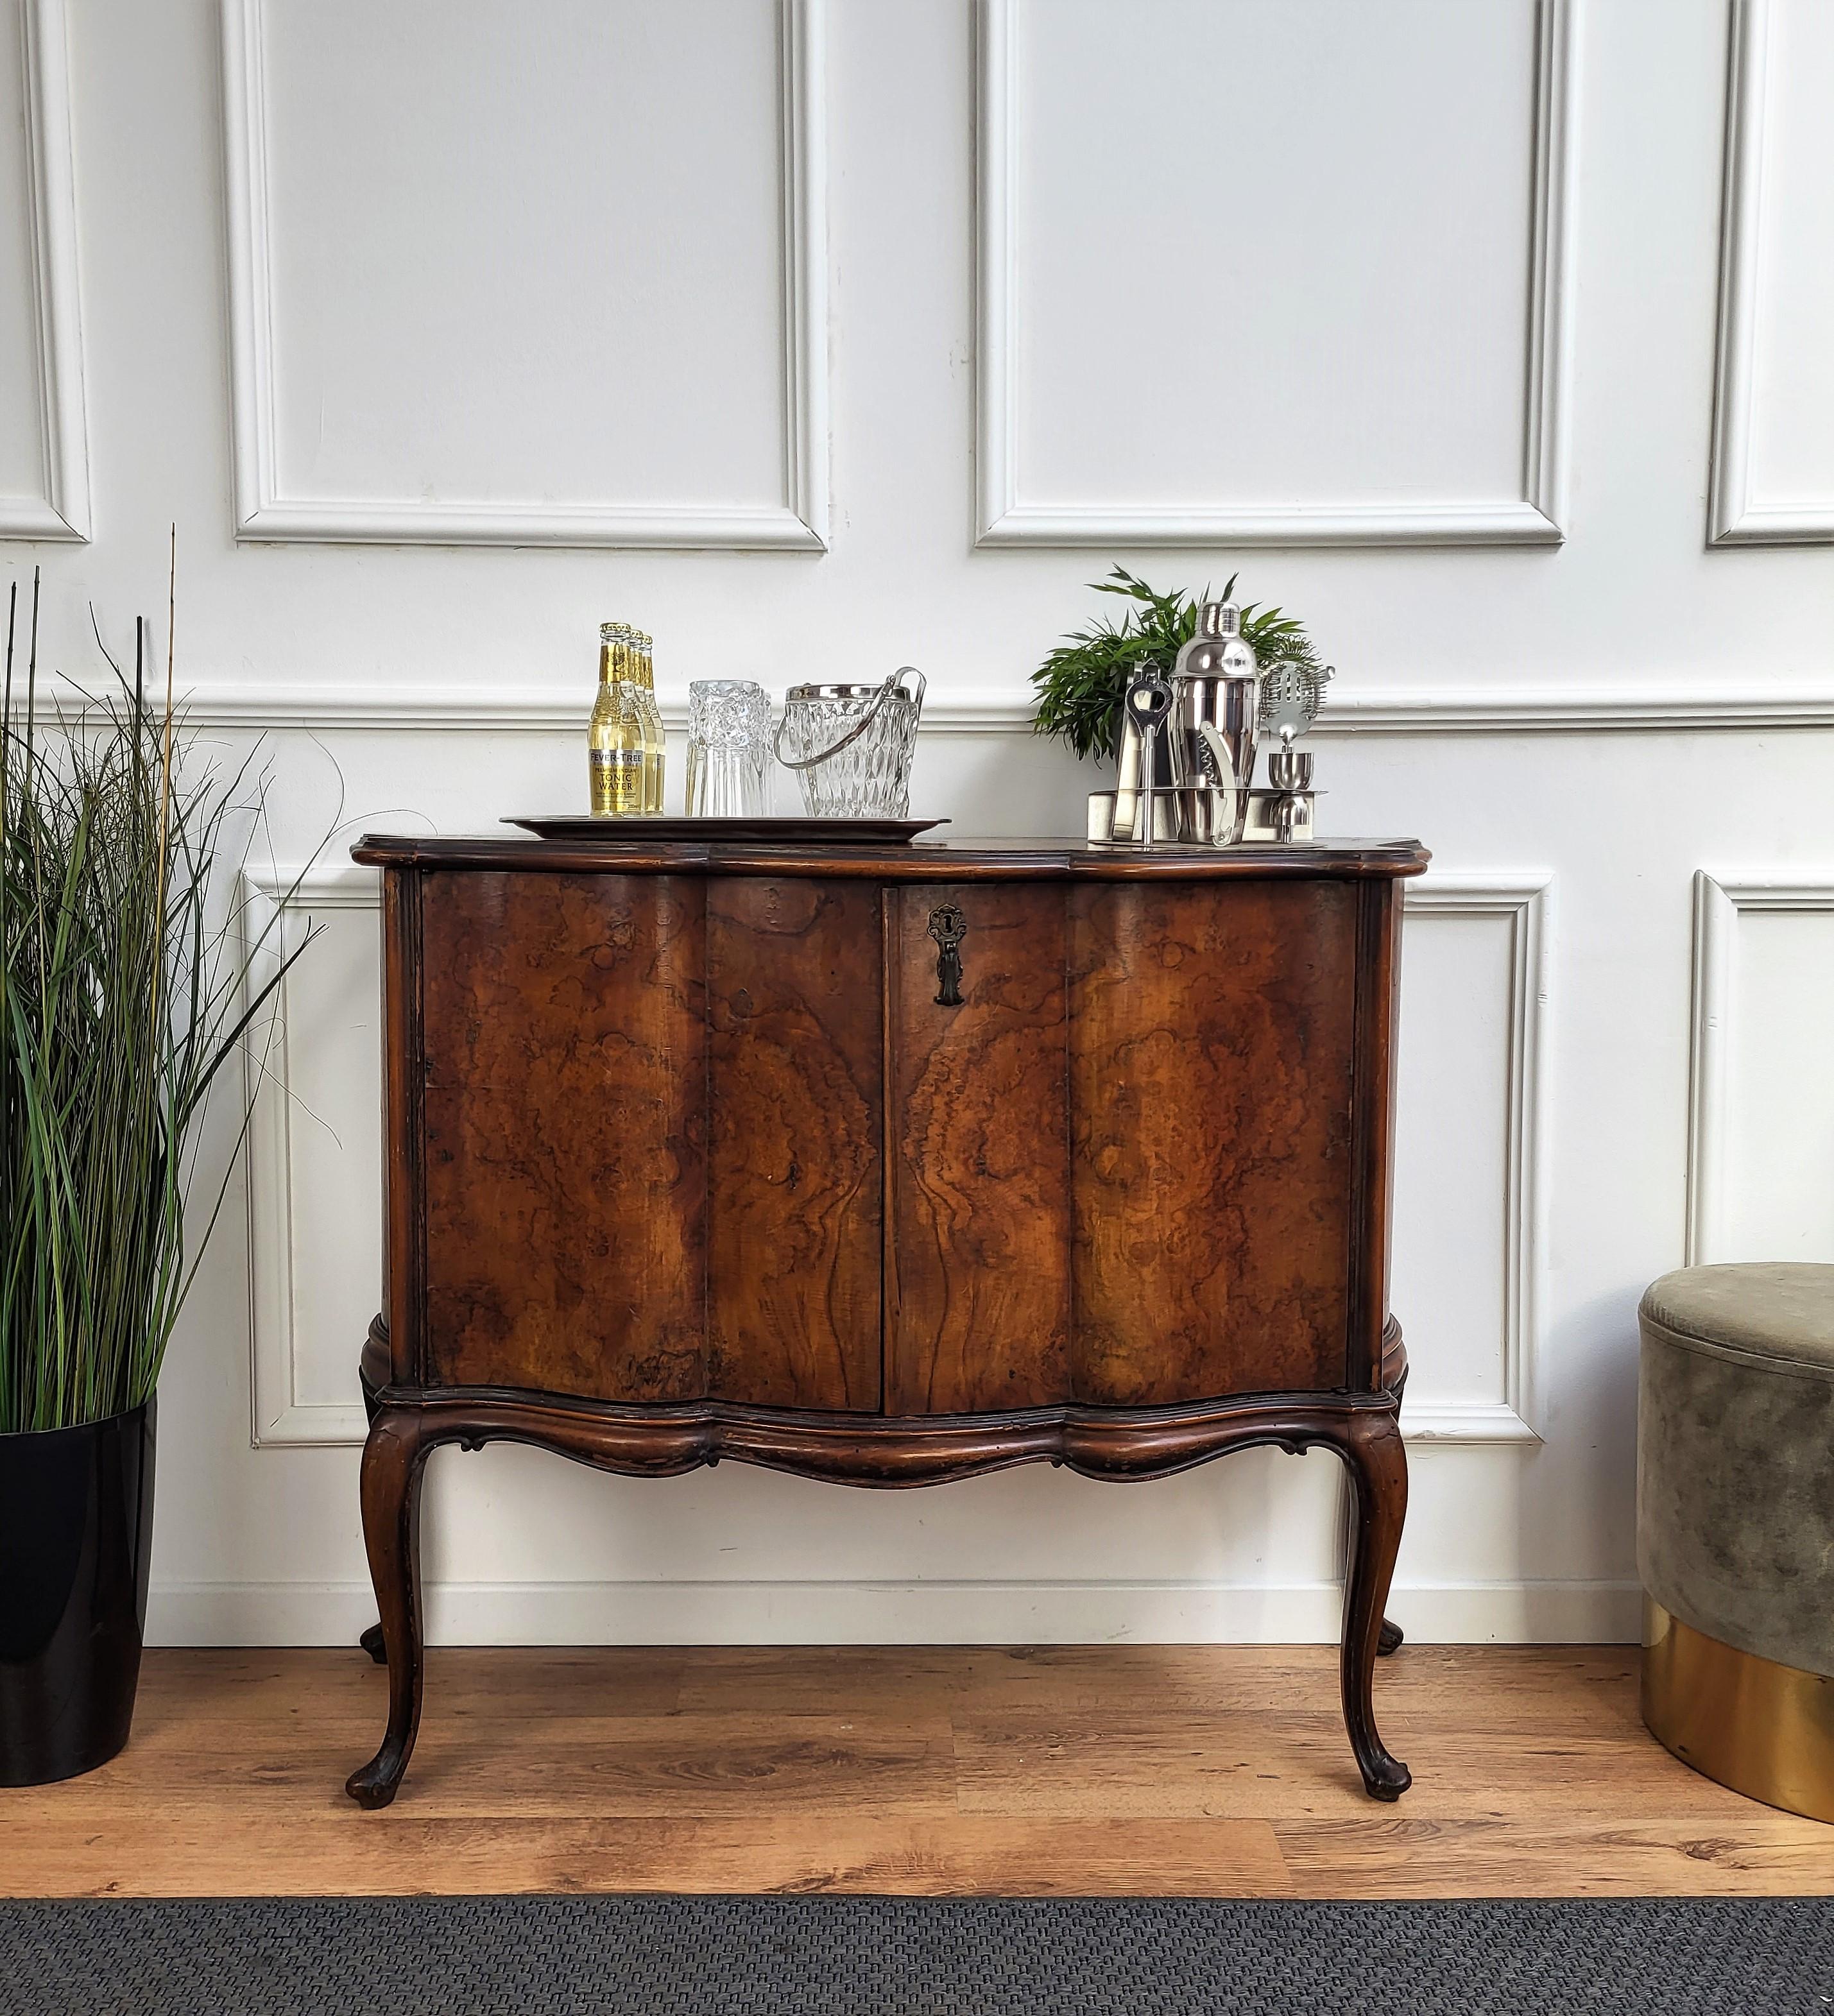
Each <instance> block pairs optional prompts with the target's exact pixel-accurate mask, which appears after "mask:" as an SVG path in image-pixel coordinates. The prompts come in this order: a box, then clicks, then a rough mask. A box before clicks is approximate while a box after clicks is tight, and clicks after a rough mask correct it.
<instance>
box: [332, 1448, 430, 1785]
mask: <svg viewBox="0 0 1834 2016" xmlns="http://www.w3.org/2000/svg"><path fill="white" fill-rule="evenodd" d="M431 1446H432V1445H431V1443H430V1442H427V1440H426V1439H425V1438H424V1437H423V1435H422V1433H421V1430H420V1417H419V1416H418V1415H417V1414H416V1413H415V1412H413V1410H412V1409H400V1410H395V1409H388V1408H384V1409H380V1410H379V1412H378V1413H377V1416H376V1418H375V1420H373V1422H372V1424H371V1425H370V1428H369V1440H368V1441H367V1442H366V1443H365V1444H364V1445H363V1476H362V1503H363V1543H364V1545H365V1546H366V1548H367V1549H368V1550H369V1578H370V1580H371V1581H372V1582H374V1584H375V1586H376V1604H377V1608H378V1609H379V1610H380V1611H381V1613H382V1622H381V1623H380V1625H377V1627H376V1628H377V1629H378V1630H379V1631H380V1633H381V1634H382V1637H383V1640H384V1645H385V1647H386V1648H387V1659H388V1730H387V1734H386V1735H385V1736H384V1737H383V1739H382V1748H380V1750H378V1751H377V1753H376V1755H374V1756H373V1758H371V1759H370V1760H369V1762H368V1763H367V1764H366V1765H365V1766H363V1768H362V1769H361V1770H360V1771H353V1772H352V1773H351V1775H350V1777H349V1780H348V1781H347V1783H346V1784H345V1786H344V1790H345V1791H347V1792H348V1793H349V1794H350V1795H351V1798H353V1799H355V1801H356V1802H357V1804H358V1805H359V1806H366V1807H371V1808H373V1807H377V1806H386V1805H387V1804H388V1803H389V1802H390V1801H391V1799H392V1798H394V1797H395V1791H396V1789H397V1787H398V1786H399V1785H400V1784H401V1781H402V1773H403V1772H404V1771H405V1770H406V1769H407V1768H408V1759H409V1758H410V1757H411V1756H412V1755H413V1753H414V1738H415V1737H416V1734H417V1733H419V1731H420V1679H421V1667H422V1663H423V1645H422V1642H421V1620H420V1474H421V1471H422V1470H423V1468H424V1467H425V1465H426V1462H427V1452H428V1450H429V1449H431ZM368 1642H369V1640H368V1634H367V1633H366V1634H365V1637H364V1643H365V1644H366V1645H367V1643H368Z"/></svg>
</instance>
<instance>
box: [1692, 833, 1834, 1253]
mask: <svg viewBox="0 0 1834 2016" xmlns="http://www.w3.org/2000/svg"><path fill="white" fill-rule="evenodd" d="M1694 917H1695V945H1694V959H1695V1006H1694V1039H1693V1049H1692V1078H1693V1098H1694V1105H1693V1125H1692V1142H1691V1143H1690V1159H1689V1223H1688V1258H1689V1261H1690V1262H1691V1263H1692V1264H1695V1265H1699V1264H1703V1263H1706V1262H1712V1261H1722V1260H1819V1261H1834V1046H1831V1045H1830V1044H1829V1040H1828V1030H1829V1003H1830V1002H1834V877H1828V878H1825V879H1818V880H1806V879H1796V880H1791V879H1786V878H1774V879H1773V878H1763V877H1734V876H1731V875H1711V874H1709V873H1706V871H1705V870H1702V872H1701V873H1700V874H1699V876H1697V877H1695V908H1694Z"/></svg>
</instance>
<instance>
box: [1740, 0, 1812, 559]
mask: <svg viewBox="0 0 1834 2016" xmlns="http://www.w3.org/2000/svg"><path fill="white" fill-rule="evenodd" d="M1728 68H1729V74H1728V85H1727V114H1726V193H1725V207H1724V217H1723V220H1722V224H1721V229H1722V231H1723V232H1724V245H1723V248H1722V265H1721V275H1722V277H1721V301H1720V360H1719V372H1720V376H1719V397H1718V405H1717V412H1716V420H1717V424H1716V427H1715V433H1714V441H1713V522H1712V535H1713V538H1714V539H1715V540H1717V541H1719V542H1723V543H1740V544H1751V543H1754V542H1769V541H1782V542H1791V541H1805V540H1834V372H1830V370H1829V358H1830V357H1834V257H1830V248H1831V247H1834V117H1830V108H1834V8H1831V7H1829V6H1828V5H1826V4H1825V0H1734V4H1733V8H1732V33H1731V52H1730V58H1729V66H1728Z"/></svg>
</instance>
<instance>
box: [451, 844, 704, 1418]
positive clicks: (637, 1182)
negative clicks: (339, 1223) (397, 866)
mask: <svg viewBox="0 0 1834 2016" xmlns="http://www.w3.org/2000/svg"><path fill="white" fill-rule="evenodd" d="M423 891H424V893H423V899H422V922H421V944H422V963H423V1003H424V1006H423V1022H424V1033H423V1046H424V1052H425V1058H426V1073H427V1085H426V1109H425V1110H426V1143H427V1180H426V1211H427V1301H426V1312H427V1359H428V1361H429V1363H428V1377H429V1383H430V1384H447V1385H494V1386H519V1387H528V1388H535V1389H538V1390H541V1391H549V1392H555V1393H575V1394H587V1395H597V1396H599V1397H601V1398H604V1399H615V1400H629V1401H650V1400H682V1399H691V1398H695V1397H697V1396H699V1395H701V1394H703V1393H704V1391H706V1385H707V1381H706V1363H705V1352H704V1338H705V1334H706V1310H705V1283H706V1268H707V1258H706V1243H705V1220H706V1198H707V1167H706V1154H705V1149H704V1124H703V1122H704V1112H705V1106H706V1096H707V1057H706V1047H705V1029H706V1021H705V1013H704V971H703V963H702V962H703V952H704V928H705V927H704V905H705V892H706V885H705V884H704V882H702V881H701V880H696V879H694V878H691V877H679V876H648V875H629V876H626V875H578V876H575V875H535V874H513V873H510V874H495V873H443V874H440V873H435V874H429V875H427V877H425V878H424V881H423Z"/></svg>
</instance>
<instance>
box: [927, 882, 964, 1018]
mask: <svg viewBox="0 0 1834 2016" xmlns="http://www.w3.org/2000/svg"><path fill="white" fill-rule="evenodd" d="M967 934H968V920H967V918H966V917H964V916H963V915H962V913H961V912H960V909H957V906H956V905H954V904H953V903H939V904H938V905H936V907H935V909H933V910H932V911H931V913H930V935H931V938H934V939H935V941H936V946H937V951H936V1006H938V1007H939V1008H959V1007H960V1006H961V941H962V940H963V939H964V938H966V937H967Z"/></svg>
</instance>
